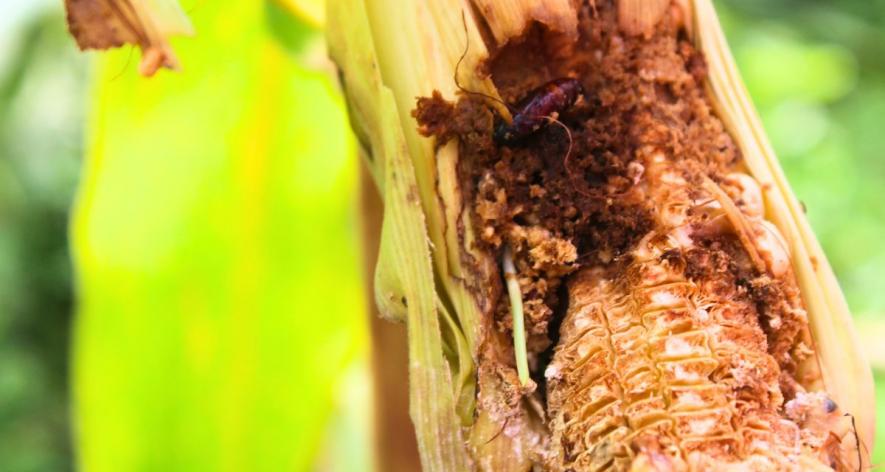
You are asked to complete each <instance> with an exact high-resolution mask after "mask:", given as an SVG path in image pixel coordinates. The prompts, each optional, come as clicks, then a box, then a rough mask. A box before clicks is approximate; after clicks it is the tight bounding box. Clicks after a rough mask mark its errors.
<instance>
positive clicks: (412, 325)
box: [328, 0, 874, 470]
mask: <svg viewBox="0 0 885 472" xmlns="http://www.w3.org/2000/svg"><path fill="white" fill-rule="evenodd" d="M676 5H679V6H681V7H682V8H683V9H684V11H685V13H686V14H687V15H690V16H691V19H692V21H691V22H689V26H688V29H689V33H690V34H691V35H693V37H694V40H695V42H696V44H697V45H698V46H699V48H700V49H701V50H702V51H703V52H704V53H705V55H706V59H707V61H708V63H709V80H708V85H709V95H710V98H711V101H712V102H713V104H714V106H715V108H716V109H717V110H718V112H719V115H720V118H721V119H722V121H723V122H724V123H725V124H726V126H727V127H728V129H729V130H730V132H731V134H732V135H733V137H734V138H735V140H736V141H737V142H738V144H739V145H740V147H741V149H742V151H743V155H744V156H745V161H746V166H747V168H748V171H749V173H750V174H751V175H753V177H755V178H756V179H757V180H758V181H759V182H760V183H762V185H763V188H764V189H766V192H765V193H766V197H767V199H766V200H767V205H768V207H767V209H766V215H765V216H766V218H767V219H768V220H770V221H772V222H773V223H774V224H775V225H776V226H777V227H778V228H779V229H780V230H781V231H782V233H783V234H784V235H785V236H786V238H787V240H788V241H789V245H790V250H791V253H792V255H793V259H794V260H793V266H794V270H795V272H796V274H797V276H798V279H799V283H800V286H801V290H802V295H803V298H804V301H805V303H806V305H807V308H808V312H809V317H810V319H811V322H810V324H811V329H812V332H813V335H814V339H815V343H816V349H817V352H818V354H819V357H820V364H821V368H822V375H823V383H824V388H825V389H826V390H827V391H828V392H830V393H831V394H832V397H833V399H834V400H835V401H836V402H837V403H838V404H839V405H841V406H842V408H843V409H844V410H846V411H848V412H851V413H852V414H854V416H855V417H856V419H857V428H858V432H859V435H860V438H861V440H862V441H863V443H864V444H867V445H869V444H872V439H873V429H874V428H873V427H874V414H873V384H872V376H871V372H870V369H869V366H868V364H867V362H866V360H865V359H864V358H863V355H862V353H861V352H860V350H859V347H858V343H857V342H856V340H857V338H856V335H855V333H854V330H853V326H852V320H851V316H850V313H849V311H848V309H847V305H846V303H845V299H844V296H843V294H842V292H841V290H840V288H839V286H838V284H837V282H836V279H835V276H834V274H833V271H832V269H831V268H830V266H829V264H828V263H827V259H826V257H825V255H824V254H823V252H822V250H821V247H820V245H819V243H818V242H817V240H816V239H815V237H814V235H813V233H812V232H811V229H810V226H809V223H808V221H807V219H806V217H805V215H804V213H803V212H802V210H801V206H800V204H799V203H798V201H797V199H796V197H795V196H794V195H793V193H792V190H791V189H790V187H789V185H788V183H787V181H786V179H785V177H784V174H783V171H782V169H781V167H780V165H779V163H778V161H777V159H776V157H775V155H774V153H773V151H772V149H771V146H770V144H769V143H768V140H767V138H766V137H765V135H764V132H763V131H762V127H761V125H760V123H759V119H758V117H757V115H756V112H755V111H754V109H753V107H752V104H751V102H750V100H749V98H748V94H747V92H746V90H745V88H744V86H743V85H742V83H741V80H740V77H739V75H738V73H737V70H736V68H735V66H734V61H733V59H732V57H731V54H730V52H729V50H728V48H727V45H726V43H725V40H724V35H723V33H722V30H721V27H720V25H719V23H718V20H717V17H716V13H715V11H714V9H713V6H712V3H711V2H710V0H685V1H680V2H676ZM665 6H669V3H668V2H650V3H645V2H632V1H627V2H625V4H624V6H623V8H622V9H624V10H626V11H627V13H624V15H627V16H629V15H630V10H631V9H638V12H637V13H634V14H633V17H632V18H631V19H628V20H627V26H626V27H627V28H631V31H633V32H634V33H635V34H642V32H643V29H645V28H648V27H649V25H651V26H653V24H654V21H655V18H656V17H659V16H660V15H661V13H662V11H663V10H662V8H664V7H665ZM462 15H463V16H464V18H465V20H466V25H464V24H462ZM328 21H329V25H328V39H329V46H330V53H331V56H332V58H333V60H334V61H335V62H336V63H337V64H338V66H339V68H340V72H341V74H340V77H341V79H342V86H343V88H344V91H345V93H346V95H347V101H348V105H349V107H350V113H351V121H352V125H353V128H354V131H355V133H356V135H357V136H358V138H359V141H360V143H361V145H362V148H363V152H364V155H365V156H366V160H367V162H368V164H369V166H370V168H371V169H372V174H373V177H374V180H375V182H376V184H377V186H378V188H379V189H380V191H381V193H382V194H383V199H384V203H385V211H384V224H383V231H382V243H381V249H380V259H379V262H378V266H377V269H376V275H375V277H376V301H377V303H378V305H379V308H380V311H381V313H382V315H383V316H385V317H387V318H390V319H393V320H400V321H404V322H406V324H407V325H408V334H409V344H410V356H411V363H410V388H411V401H412V403H411V414H412V419H413V422H414V423H415V428H416V432H417V437H418V442H419V447H420V452H421V456H422V462H423V465H424V468H425V469H427V470H468V469H470V468H472V465H471V464H470V460H469V459H468V456H469V453H468V451H467V449H466V447H465V445H464V436H465V432H464V428H465V427H467V426H470V425H471V423H472V422H473V416H474V415H473V411H474V407H475V404H474V402H475V400H474V396H475V391H476V385H475V383H476V380H475V365H474V362H475V359H476V356H477V352H478V351H477V349H478V344H479V343H480V341H481V339H482V336H483V329H484V327H483V324H482V320H481V317H480V313H482V312H483V310H485V309H487V308H488V306H489V304H490V301H489V300H488V299H485V298H484V296H483V294H482V292H481V291H479V292H477V291H471V290H470V289H469V288H468V287H471V286H473V282H474V281H472V280H470V277H471V276H470V273H469V272H468V271H466V270H465V268H464V267H463V266H462V262H461V261H462V258H461V255H460V254H461V252H462V251H463V252H465V253H468V254H471V255H473V256H474V257H475V258H476V259H477V260H479V261H480V265H481V266H482V265H483V264H485V265H486V266H487V267H489V270H495V269H494V267H496V262H495V261H490V260H487V256H484V255H482V254H479V253H475V252H474V251H473V249H472V245H471V241H472V239H471V237H472V236H471V235H472V234H473V228H471V226H470V225H471V221H470V218H468V217H467V212H466V211H465V209H464V202H462V201H461V200H460V198H461V197H460V194H461V192H460V189H459V188H458V181H457V178H456V175H455V168H456V164H457V159H458V156H457V146H456V144H455V143H448V144H447V145H445V146H442V147H440V148H439V149H435V147H434V142H433V141H432V140H431V139H428V138H424V137H422V136H420V135H419V134H418V132H417V126H416V123H415V121H414V119H413V118H412V117H411V114H410V112H411V110H412V109H413V108H414V106H415V98H416V97H420V96H430V95H431V94H432V92H433V91H434V90H438V91H439V92H441V93H442V95H443V96H444V97H445V98H446V99H450V100H455V99H456V91H457V87H456V84H455V80H454V78H455V74H456V65H457V64H458V61H459V58H460V57H461V56H462V54H464V51H465V46H466V42H467V41H469V44H470V48H469V49H468V50H467V53H466V55H465V56H464V61H463V64H462V65H461V67H460V69H459V70H458V71H457V72H458V74H459V77H458V78H459V79H460V83H461V85H463V86H464V87H465V88H466V89H469V90H472V91H476V92H481V93H484V94H488V95H491V96H497V91H496V90H495V89H494V87H493V84H492V83H491V82H490V81H489V80H488V79H487V78H484V77H480V76H478V75H477V74H475V73H471V72H470V71H474V70H476V65H477V64H478V63H479V62H480V61H482V60H484V59H485V58H487V57H488V54H489V51H488V50H487V46H486V43H484V42H483V38H482V35H481V34H480V29H481V28H487V31H488V32H490V33H491V34H490V35H488V36H487V37H490V40H491V41H493V43H494V44H493V45H492V46H493V47H501V46H503V45H504V44H506V43H507V42H508V41H510V40H512V39H514V38H516V37H518V36H519V35H521V34H522V33H523V32H524V31H525V28H526V25H527V24H529V22H531V21H538V22H540V23H543V24H545V25H546V26H547V27H548V28H550V29H552V30H555V31H558V32H560V33H563V34H565V35H566V36H569V35H576V34H577V32H576V21H575V10H574V5H573V3H572V2H569V1H546V2H545V1H540V0H538V1H532V0H498V1H485V0H477V1H474V2H472V4H471V2H468V1H457V0H439V1H433V2H427V1H425V0H397V1H396V2H391V1H385V0H340V1H336V2H331V4H330V10H329V13H328ZM479 25H482V26H479ZM490 106H495V103H494V102H493V101H492V102H490ZM499 112H500V113H501V114H502V115H505V116H506V110H499ZM459 225H461V226H462V227H463V228H464V236H463V238H462V239H463V240H459V236H458V232H457V231H458V230H457V228H458V226H459ZM479 423H481V424H480V426H483V425H486V426H488V424H487V422H486V421H485V419H483V418H481V421H479ZM483 427H484V426H483ZM496 460H497V462H496V464H499V465H500V464H501V463H502V462H501V461H506V460H505V459H500V460H498V459H496ZM512 465H513V468H514V470H522V469H523V468H524V464H512Z"/></svg>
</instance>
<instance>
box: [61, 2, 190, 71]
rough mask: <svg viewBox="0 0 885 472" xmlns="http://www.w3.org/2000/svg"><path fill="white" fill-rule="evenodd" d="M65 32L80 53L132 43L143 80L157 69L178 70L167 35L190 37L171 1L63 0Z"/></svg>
mask: <svg viewBox="0 0 885 472" xmlns="http://www.w3.org/2000/svg"><path fill="white" fill-rule="evenodd" d="M65 9H66V11H67V22H68V29H69V30H70V32H71V35H72V36H73V37H74V39H75V40H76V41H77V45H78V46H79V47H80V49H82V50H86V49H100V50H104V49H109V48H116V47H120V46H123V45H124V44H132V45H135V46H138V47H140V48H141V50H142V58H141V63H140V64H139V67H138V71H139V73H141V74H142V75H144V76H146V77H150V76H152V75H154V73H156V72H157V70H158V69H159V68H160V67H165V68H167V69H172V70H178V69H179V63H178V59H177V58H176V57H175V54H174V53H173V51H172V48H171V46H169V43H168V41H167V38H168V37H169V36H170V35H174V34H188V35H189V34H192V33H193V28H192V26H191V24H190V21H189V20H188V19H187V16H186V15H185V14H184V12H183V11H181V7H180V6H179V5H178V3H177V2H176V1H175V0H65Z"/></svg>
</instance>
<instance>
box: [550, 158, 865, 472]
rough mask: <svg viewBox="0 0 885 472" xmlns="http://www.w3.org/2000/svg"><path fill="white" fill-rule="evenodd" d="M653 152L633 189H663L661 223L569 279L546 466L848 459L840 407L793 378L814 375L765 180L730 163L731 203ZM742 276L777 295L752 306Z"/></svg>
mask: <svg viewBox="0 0 885 472" xmlns="http://www.w3.org/2000/svg"><path fill="white" fill-rule="evenodd" d="M646 155H647V156H648V157H647V158H646V159H645V162H644V163H643V165H644V167H645V173H646V175H647V180H646V181H645V182H644V184H643V185H642V188H641V189H638V190H639V191H642V192H644V193H645V194H646V195H647V196H648V198H649V200H650V201H654V202H656V208H655V210H656V211H655V212H654V214H656V215H658V220H657V222H656V228H655V229H654V230H653V231H651V232H649V233H648V235H646V236H645V237H644V238H643V239H642V241H641V242H640V243H639V245H638V246H637V247H636V248H635V249H634V250H633V251H632V252H631V253H630V257H631V262H629V263H628V264H627V265H626V266H625V267H624V268H623V270H622V271H619V272H618V273H617V274H616V275H614V276H611V275H608V274H606V271H605V270H603V269H602V268H591V269H586V270H583V271H582V272H580V273H579V274H578V275H576V276H575V278H573V279H572V280H570V282H569V294H570V297H571V301H570V305H569V309H568V312H567V314H566V317H565V319H564V321H563V323H562V327H561V338H560V343H559V345H558V346H557V348H556V353H555V355H554V358H553V361H552V362H551V364H550V365H549V366H548V367H547V369H546V372H545V375H546V377H547V380H548V412H549V414H550V416H551V431H552V432H553V438H552V444H553V447H552V455H553V459H552V464H551V467H552V468H553V469H554V470H624V469H628V468H630V467H631V464H632V466H633V467H634V468H636V467H640V466H641V465H642V464H647V465H648V469H642V468H641V467H640V469H639V470H731V469H735V470H738V469H739V470H807V469H809V468H818V469H821V468H825V467H832V468H834V469H838V470H853V469H855V468H856V467H857V466H858V465H859V463H858V462H857V457H858V455H857V453H856V451H857V447H858V445H857V444H856V442H855V438H854V437H853V436H851V435H850V434H847V433H848V431H849V429H848V428H846V421H847V419H846V418H845V417H844V416H843V413H844V412H841V411H839V410H838V408H837V407H836V406H835V404H833V403H832V401H831V400H829V398H828V397H827V396H826V394H825V393H824V392H807V391H805V389H804V388H803V387H802V386H801V385H809V384H814V382H815V381H816V380H819V378H818V379H815V378H812V377H811V376H817V375H819V374H818V372H817V370H816V366H815V362H816V361H814V360H813V358H812V357H811V356H810V352H809V350H808V346H809V345H810V344H811V339H810V334H809V332H808V327H807V318H806V313H805V310H804V309H803V308H802V303H801V300H800V299H799V297H798V292H797V290H796V288H795V278H794V276H793V273H792V269H791V268H790V265H789V257H790V256H789V254H788V253H787V250H786V246H785V245H783V244H782V243H781V242H780V241H781V240H782V239H783V236H781V235H780V234H779V232H778V230H777V229H776V228H774V227H773V226H772V225H770V224H769V223H767V222H766V221H764V220H763V219H762V217H761V214H760V212H759V208H760V203H761V202H760V198H759V195H761V193H760V191H759V186H758V184H757V183H756V182H755V181H754V180H753V179H752V178H750V177H749V176H747V175H745V174H731V175H729V176H728V177H727V178H726V179H725V181H726V183H725V184H724V185H726V186H728V187H730V188H729V190H731V194H733V195H736V196H737V201H738V202H740V204H737V203H735V202H734V201H733V200H732V197H730V196H728V194H727V193H726V190H724V189H723V188H721V187H719V186H718V185H717V184H715V183H713V182H712V181H711V180H710V179H709V178H707V177H706V176H705V175H701V176H694V177H699V178H700V179H701V180H702V181H703V182H704V184H703V185H702V186H701V188H703V189H704V190H703V191H699V190H698V189H697V187H695V186H692V185H690V183H689V179H687V178H686V177H685V176H689V177H691V176H692V172H691V170H690V168H689V167H688V166H685V165H680V162H679V161H678V160H677V159H673V158H667V157H665V156H664V155H663V154H662V153H647V154H646ZM738 205H740V207H738ZM739 233H742V234H740V235H739ZM750 254H755V259H758V260H756V261H754V260H752V259H754V257H751V256H749V255H750ZM756 264H760V265H761V267H755V265H756ZM757 268H758V269H761V270H760V271H759V272H758V273H757V274H758V275H755V277H754V278H753V280H750V281H748V282H745V281H743V280H741V278H742V277H747V276H748V275H749V274H753V273H754V270H755V269H757ZM744 283H748V284H749V285H752V284H754V283H758V284H766V285H767V286H770V289H771V290H778V296H777V297H776V298H772V299H771V300H762V301H761V302H762V303H770V302H773V304H771V305H770V306H766V307H764V308H760V306H761V304H760V300H759V299H754V296H753V294H752V293H751V292H750V291H748V290H747V289H746V288H745V287H744V286H743V285H742V284H744ZM797 377H799V378H797ZM787 395H788V396H789V398H791V400H790V401H789V402H788V403H786V405H785V404H784V398H785V396H787Z"/></svg>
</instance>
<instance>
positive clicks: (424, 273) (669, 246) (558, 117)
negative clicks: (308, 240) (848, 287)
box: [328, 0, 873, 470]
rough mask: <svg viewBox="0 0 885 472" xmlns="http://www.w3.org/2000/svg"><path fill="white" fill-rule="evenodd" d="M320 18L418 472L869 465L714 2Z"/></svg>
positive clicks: (805, 254) (434, 9)
mask: <svg viewBox="0 0 885 472" xmlns="http://www.w3.org/2000/svg"><path fill="white" fill-rule="evenodd" d="M328 16H329V21H330V26H329V44H330V48H331V51H330V52H331V54H332V57H333V59H334V60H335V61H336V62H337V64H338V65H339V67H340V70H341V75H340V77H341V78H342V82H343V86H344V90H345V92H346V94H347V98H348V105H349V107H350V111H351V119H352V123H353V127H354V130H355V132H356V134H357V136H358V138H359V140H360V142H361V144H362V147H363V150H364V152H365V154H366V156H367V162H368V164H369V167H370V169H371V170H372V174H373V176H374V178H375V181H376V184H377V185H378V187H379V188H380V189H381V191H382V193H383V195H384V200H385V205H386V208H385V222H384V228H383V230H382V244H381V253H380V259H379V263H378V267H377V270H376V299H377V301H378V304H379V308H380V310H381V312H382V313H383V314H385V316H387V317H388V318H393V319H398V320H404V321H405V322H406V323H407V324H408V327H409V337H410V339H409V343H410V355H411V363H410V383H411V402H412V407H411V408H412V410H411V411H412V417H413V421H414V423H415V426H416V432H417V436H418V442H419V448H420V450H421V451H420V452H421V456H422V463H423V466H424V468H426V469H427V470H531V469H532V468H533V467H536V468H537V467H540V468H544V469H548V470H720V469H723V470H728V469H735V470H830V469H836V470H852V469H855V468H858V467H861V466H864V465H868V450H867V449H865V447H864V444H871V440H872V434H873V427H872V425H873V414H872V411H873V408H872V379H871V375H870V372H869V367H868V365H867V363H866V361H865V360H864V359H863V358H862V356H861V355H860V353H859V352H858V349H857V345H856V344H857V343H856V342H855V336H854V334H853V330H852V327H851V319H850V315H849V314H848V311H847V309H846V307H845V302H844V297H843V296H842V294H841V291H840V290H839V288H838V285H837V284H836V282H835V279H834V277H833V274H832V270H831V269H830V268H829V266H828V264H827V262H826V259H825V257H824V255H823V253H822V252H821V250H820V247H819V245H818V244H817V242H816V240H815V239H814V236H813V235H812V233H811V232H810V229H809V227H808V223H807V221H806V220H805V217H804V215H803V214H802V212H801V210H800V206H799V204H798V202H797V200H796V199H795V197H794V196H793V195H792V192H791V190H790V188H789V186H788V185H787V184H786V181H785V179H784V177H783V174H782V172H781V170H780V167H779V165H778V163H777V160H776V159H775V157H774V155H773V153H772V152H771V149H770V146H769V145H768V144H767V141H766V139H765V137H764V133H762V131H761V128H760V126H759V124H758V119H757V118H756V116H755V114H754V111H753V109H752V106H751V105H750V104H749V102H748V100H747V98H746V91H745V90H744V89H743V86H742V85H741V83H740V80H739V78H738V76H737V73H736V71H735V68H734V65H733V61H732V60H731V58H730V55H729V53H728V51H727V48H726V46H725V44H724V40H723V37H722V33H721V30H720V27H719V25H718V21H717V19H716V16H715V12H714V11H713V7H712V5H711V3H710V1H709V0H672V1H671V0H647V1H634V0H617V1H614V0H609V1H602V0H585V1H558V0H554V1H543V0H504V1H497V2H489V1H484V0H474V1H467V0H465V1H456V0H445V1H443V0H440V1H434V2H425V1H423V0H403V1H400V2H396V4H395V5H392V4H391V5H388V3H387V2H384V1H383V0H347V1H340V2H333V3H332V8H331V10H330V12H329V15H328ZM577 91H583V92H582V93H578V92H577ZM578 95H580V98H576V97H577V96H578ZM415 97H422V98H420V99H419V100H418V104H417V107H416V105H415V102H414V99H415ZM520 100H522V101H520ZM517 104H521V105H517ZM530 110H544V112H543V116H534V115H532V114H531V113H537V112H536V111H530ZM526 123H528V124H527V125H526ZM502 136H503V138H502ZM502 258H503V267H504V271H503V273H502V270H501V260H502ZM505 280H506V282H505ZM507 295H509V297H508V296H507ZM558 312H564V313H563V314H562V316H561V317H560V316H558V315H557V313H558ZM522 316H524V317H525V318H524V319H522ZM515 317H518V318H519V319H517V318H515ZM530 373H531V374H532V377H531V379H529V374H530ZM536 382H537V383H540V384H541V385H540V388H538V385H536ZM440 383H442V384H444V385H452V386H453V388H451V389H441V388H440ZM465 436H466V437H467V438H469V441H467V442H466V447H464V444H465V442H464V440H463V438H464V437H465Z"/></svg>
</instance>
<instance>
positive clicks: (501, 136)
mask: <svg viewBox="0 0 885 472" xmlns="http://www.w3.org/2000/svg"><path fill="white" fill-rule="evenodd" d="M582 93H583V89H582V88H581V83H580V82H578V81H577V80H576V79H568V78H563V79H555V80H551V81H550V82H547V83H546V84H544V85H542V86H540V87H538V88H537V89H535V90H534V91H532V92H531V93H530V94H529V95H528V98H526V99H525V100H523V103H522V105H521V106H520V107H519V109H518V110H517V112H516V113H514V114H513V122H511V123H509V124H508V123H501V124H500V125H498V127H497V128H496V129H495V142H497V143H498V144H513V143H516V142H519V141H520V140H522V139H524V138H526V137H528V136H530V135H532V134H534V133H535V132H536V131H538V130H540V129H541V128H543V127H545V126H546V125H548V124H550V123H552V122H553V121H556V118H557V116H559V114H560V113H562V112H564V111H566V110H568V109H569V108H571V107H572V106H573V105H574V104H575V102H577V101H578V97H580V96H581V94H582Z"/></svg>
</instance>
